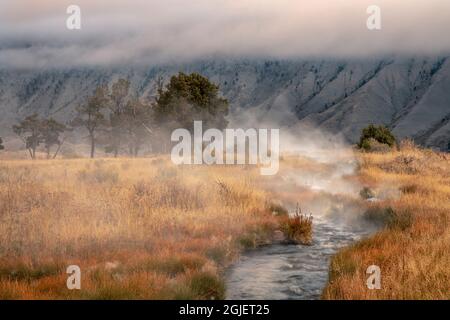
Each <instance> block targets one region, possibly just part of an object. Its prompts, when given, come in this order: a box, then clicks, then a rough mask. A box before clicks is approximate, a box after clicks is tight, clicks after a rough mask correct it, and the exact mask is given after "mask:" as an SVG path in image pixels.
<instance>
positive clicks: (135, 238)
mask: <svg viewBox="0 0 450 320" xmlns="http://www.w3.org/2000/svg"><path fill="white" fill-rule="evenodd" d="M355 156H356V158H355ZM338 157H339V156H338V155H333V159H334V160H336V158H338ZM344 157H350V158H351V159H353V160H352V161H354V160H355V159H356V162H355V163H356V167H355V168H356V170H350V171H348V170H347V169H346V168H345V167H344V168H343V167H342V163H346V162H345V161H344V160H343V161H341V162H326V161H313V160H312V159H311V158H308V157H299V156H283V157H282V159H281V163H280V172H279V174H278V175H276V176H272V177H264V176H261V175H260V174H259V168H257V167H254V166H175V165H173V164H172V163H171V161H170V159H169V158H167V157H164V156H157V157H156V156H155V157H153V158H136V159H128V158H118V159H111V158H105V159H93V160H90V159H56V160H44V159H40V160H34V161H32V160H13V159H11V160H8V159H3V160H1V161H0V299H222V298H224V297H225V290H226V288H225V285H224V283H225V281H224V279H225V271H226V269H227V267H228V266H230V264H231V263H233V262H234V261H235V260H236V259H237V258H238V257H239V254H240V253H241V252H242V251H243V250H245V249H248V248H253V247H256V246H258V245H262V244H268V243H271V241H273V240H274V238H275V234H276V233H277V232H278V231H280V230H282V231H286V230H287V232H285V233H287V234H292V237H296V238H301V239H303V240H304V242H306V243H308V242H311V239H310V236H311V228H309V229H308V230H306V231H304V232H306V233H303V234H300V235H299V234H298V230H304V229H305V224H302V223H300V222H301V221H305V223H306V225H308V226H311V225H312V232H314V222H313V220H312V222H311V220H309V219H304V220H303V219H302V218H298V217H297V219H293V220H290V221H291V222H292V225H289V220H286V219H287V218H286V213H287V209H286V208H289V209H290V211H291V212H292V209H293V208H295V206H296V203H298V202H300V205H301V206H302V208H303V209H304V213H305V217H306V214H309V213H313V215H316V214H325V213H327V212H328V211H330V212H335V211H336V208H340V209H339V210H340V211H339V212H340V213H345V214H346V215H350V216H351V215H355V216H358V217H359V218H361V217H362V218H364V219H365V220H367V221H371V222H373V223H375V224H378V226H379V228H380V229H379V231H378V232H377V233H375V234H373V235H372V236H370V237H369V238H367V239H363V240H362V241H359V242H357V243H355V244H353V245H351V246H350V247H347V248H343V249H342V250H341V251H340V252H339V253H338V254H337V255H336V256H334V258H333V259H332V261H331V266H330V280H329V283H328V285H327V286H326V288H325V289H324V292H323V296H322V297H323V298H324V299H448V298H450V296H449V293H450V245H449V244H450V161H449V160H450V159H449V156H448V155H445V154H439V153H434V152H432V151H427V150H420V149H417V148H415V147H414V146H403V147H402V149H401V151H391V152H387V153H386V152H385V153H359V152H356V154H355V155H353V153H352V154H351V155H350V156H349V155H344ZM341 171H342V172H341ZM337 172H341V173H340V175H339V178H338V179H334V178H333V179H331V178H330V177H335V176H336V175H337V174H336V173H337ZM308 175H311V177H315V180H314V181H315V183H317V181H319V182H321V181H322V182H326V184H322V185H319V187H321V188H322V189H318V190H314V189H313V187H314V186H312V185H308V184H307V183H306V184H302V183H299V181H304V180H305V179H306V178H307V176H308ZM311 177H309V178H311ZM317 177H320V178H321V179H316V178H317ZM309 178H308V179H309ZM311 179H312V178H311ZM306 180H307V179H306ZM312 181H313V180H312ZM363 187H365V188H366V189H364V190H366V191H365V192H361V196H360V195H359V191H360V190H362V189H363ZM344 190H345V192H344ZM341 191H342V192H341ZM364 193H371V194H372V196H374V197H376V199H377V201H373V202H369V201H366V200H364V199H363V198H364ZM296 226H297V227H298V228H299V229H295V227H296ZM278 233H279V232H278ZM305 234H306V238H307V239H305V237H304V235H305ZM372 264H375V265H378V266H380V267H381V272H382V289H381V290H368V289H367V286H366V279H367V277H368V275H366V273H365V271H366V268H367V266H369V265H372ZM69 265H78V266H79V267H80V268H81V290H68V289H67V287H66V280H67V278H68V276H69V275H68V274H66V268H67V266H69Z"/></svg>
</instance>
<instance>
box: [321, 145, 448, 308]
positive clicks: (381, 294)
mask: <svg viewBox="0 0 450 320" xmlns="http://www.w3.org/2000/svg"><path fill="white" fill-rule="evenodd" d="M359 158H360V161H359V162H360V170H359V179H360V181H361V182H362V183H363V184H364V185H366V186H369V187H371V188H373V192H374V193H375V195H376V196H377V197H378V198H379V201H376V202H372V203H371V205H370V206H369V207H368V209H367V211H366V212H365V216H366V218H367V219H369V220H372V221H374V222H376V223H379V224H380V227H381V228H382V229H381V230H380V231H379V232H377V233H376V234H374V235H373V236H371V237H369V238H368V239H364V240H362V241H360V242H357V243H355V244H354V245H352V246H350V247H348V248H345V249H343V250H341V251H340V252H339V253H338V254H337V255H336V256H335V257H334V258H333V260H332V262H331V268H330V269H331V270H330V281H329V284H328V286H327V287H326V288H325V290H324V292H323V298H324V299H395V300H397V299H420V300H421V299H445V300H448V299H450V156H449V155H448V154H443V153H435V152H433V151H431V150H421V149H418V148H416V147H414V146H413V145H411V144H405V145H403V146H402V147H401V149H400V151H392V152H388V153H362V154H360V155H359ZM369 265H377V266H379V267H380V269H381V289H380V290H367V287H366V279H367V278H368V276H369V275H367V274H366V268H367V267H368V266H369Z"/></svg>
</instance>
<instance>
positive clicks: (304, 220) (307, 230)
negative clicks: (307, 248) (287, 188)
mask: <svg viewBox="0 0 450 320" xmlns="http://www.w3.org/2000/svg"><path fill="white" fill-rule="evenodd" d="M312 220H313V218H312V216H311V215H310V216H309V217H308V216H306V215H304V214H302V213H301V210H300V209H299V207H298V206H297V210H296V212H295V214H294V216H293V217H289V216H286V217H283V218H282V219H281V223H280V228H281V231H283V233H284V235H285V236H286V238H287V240H288V241H289V242H292V243H296V244H305V245H310V244H311V243H312Z"/></svg>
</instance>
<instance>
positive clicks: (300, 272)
mask: <svg viewBox="0 0 450 320" xmlns="http://www.w3.org/2000/svg"><path fill="white" fill-rule="evenodd" d="M313 230H314V235H313V244H312V245H311V246H301V245H281V244H276V245H272V246H267V247H262V248H259V249H256V250H254V251H250V252H248V253H247V254H244V255H243V256H242V257H241V258H240V260H239V261H238V262H237V263H236V264H235V265H234V266H233V267H232V268H231V270H230V271H229V275H228V278H227V299H237V300H240V299H242V300H243V299H280V300H281V299H283V300H284V299H286V300H287V299H319V298H320V295H321V293H322V290H323V288H324V287H325V285H326V282H327V280H328V266H329V262H330V257H331V256H332V255H333V254H334V253H336V251H337V250H338V249H339V248H341V247H344V246H346V245H349V244H350V243H352V242H354V241H357V240H358V239H360V238H361V237H363V236H366V235H367V234H368V233H369V232H368V231H367V229H359V228H357V227H354V226H349V225H345V224H344V223H342V222H338V221H333V220H331V219H326V218H317V217H315V218H314V229H313Z"/></svg>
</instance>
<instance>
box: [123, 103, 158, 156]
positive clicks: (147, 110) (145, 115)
mask: <svg viewBox="0 0 450 320" xmlns="http://www.w3.org/2000/svg"><path fill="white" fill-rule="evenodd" d="M121 120H122V121H121V122H122V123H121V125H122V126H123V129H124V130H125V132H126V134H127V136H126V139H127V142H128V150H129V153H130V155H132V156H134V157H136V156H137V155H138V153H139V150H140V148H141V147H142V145H143V143H144V141H143V140H144V138H145V137H146V136H148V135H150V134H151V133H152V130H151V129H150V127H151V122H152V106H151V104H150V103H144V102H142V101H140V100H139V99H137V98H135V99H132V100H130V101H128V103H127V105H126V107H125V109H124V111H123V113H122V116H121Z"/></svg>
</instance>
